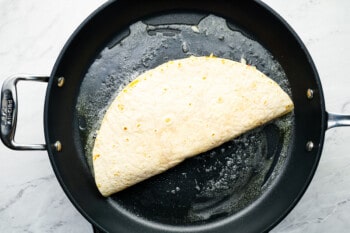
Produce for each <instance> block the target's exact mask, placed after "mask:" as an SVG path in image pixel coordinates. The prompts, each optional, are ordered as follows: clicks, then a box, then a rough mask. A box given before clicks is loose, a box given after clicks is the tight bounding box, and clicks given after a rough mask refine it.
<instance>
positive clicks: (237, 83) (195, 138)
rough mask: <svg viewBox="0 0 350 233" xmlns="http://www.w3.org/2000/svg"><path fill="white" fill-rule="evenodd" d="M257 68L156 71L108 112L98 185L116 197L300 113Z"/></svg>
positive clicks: (181, 65) (197, 60) (97, 148)
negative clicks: (249, 134)
mask: <svg viewBox="0 0 350 233" xmlns="http://www.w3.org/2000/svg"><path fill="white" fill-rule="evenodd" d="M293 107H294V106H293V102H292V101H291V99H290V98H289V96H288V95H287V94H286V93H285V92H284V91H283V90H282V89H281V88H280V86H279V85H278V84H277V83H275V82H274V81H273V80H271V79H270V78H268V77H266V76H265V75H264V74H263V73H261V72H260V71H258V70H257V69H256V68H255V67H253V66H249V65H245V64H242V63H239V62H234V61H231V60H227V59H222V58H216V57H213V56H210V57H189V58H185V59H180V60H175V61H169V62H167V63H165V64H162V65H160V66H158V67H156V68H155V69H152V70H149V71H147V72H145V73H143V74H141V75H140V76H138V77H137V78H136V79H135V80H134V81H132V82H131V83H130V84H129V85H127V86H126V87H125V88H124V89H123V90H122V91H121V92H120V93H119V94H118V96H117V97H116V98H115V99H114V101H113V102H112V104H111V105H110V107H109V108H108V110H107V112H106V114H105V116H104V118H103V120H102V123H101V127H100V130H99V131H98V133H97V137H96V140H95V144H94V148H93V168H94V174H95V181H96V185H97V187H98V189H99V191H100V192H101V194H102V195H103V196H109V195H111V194H113V193H116V192H118V191H121V190H123V189H125V188H127V187H129V186H131V185H134V184H136V183H138V182H140V181H143V180H145V179H147V178H149V177H151V176H154V175H156V174H159V173H161V172H164V171H165V170H167V169H169V168H171V167H173V166H175V165H177V164H179V163H180V162H182V161H183V160H185V159H186V158H189V157H192V156H195V155H198V154H200V153H202V152H205V151H207V150H210V149H212V148H214V147H217V146H219V145H221V144H223V143H224V142H227V141H229V140H231V139H233V138H235V137H237V136H239V135H240V134H242V133H244V132H246V131H248V130H251V129H253V128H255V127H258V126H260V125H262V124H264V123H266V122H268V121H271V120H272V119H274V118H277V117H279V116H282V115H284V114H286V113H288V112H290V111H292V109H293Z"/></svg>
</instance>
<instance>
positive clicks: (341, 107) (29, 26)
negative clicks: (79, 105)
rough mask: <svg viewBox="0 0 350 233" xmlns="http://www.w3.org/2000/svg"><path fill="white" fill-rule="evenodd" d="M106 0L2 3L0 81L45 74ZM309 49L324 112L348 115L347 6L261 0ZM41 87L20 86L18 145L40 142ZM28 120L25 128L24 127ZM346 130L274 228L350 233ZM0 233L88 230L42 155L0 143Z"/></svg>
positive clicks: (329, 137) (328, 146) (329, 144)
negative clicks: (316, 72) (323, 101)
mask: <svg viewBox="0 0 350 233" xmlns="http://www.w3.org/2000/svg"><path fill="white" fill-rule="evenodd" d="M104 2H105V0H89V1H84V0H74V1H69V0H61V1H55V0H30V1H28V0H17V1H12V0H0V81H1V83H2V81H3V80H4V79H5V78H7V77H9V76H11V75H13V74H21V73H26V74H38V75H48V74H49V73H50V71H51V69H52V67H53V64H54V62H55V60H56V58H57V56H58V54H59V52H60V50H61V49H62V47H63V45H64V43H65V42H66V40H67V39H68V38H69V36H70V35H71V34H72V32H73V31H74V30H75V28H76V27H77V26H78V25H79V24H80V23H81V22H82V21H83V20H84V19H85V18H86V17H87V16H88V15H89V14H90V13H91V12H92V11H93V10H94V9H96V8H97V7H98V6H100V5H101V4H103V3H104ZM263 2H265V3H266V4H267V5H269V6H270V7H272V8H273V9H274V10H275V11H277V12H278V13H279V14H280V15H281V16H282V17H283V18H284V19H285V20H286V21H287V22H288V23H289V24H290V25H291V26H292V27H293V29H294V30H295V31H296V32H297V34H298V35H299V36H300V38H301V39H302V41H303V42H304V43H305V45H306V46H307V48H308V50H309V52H310V54H311V56H312V58H313V60H314V62H315V65H316V67H317V69H318V72H319V75H320V79H321V81H322V84H323V88H324V95H325V99H326V107H327V110H328V111H332V112H341V113H350V104H349V103H350V92H349V91H348V89H349V87H350V78H349V77H347V72H346V69H347V68H348V67H350V59H349V58H348V54H349V53H350V43H349V41H350V26H349V25H350V14H348V12H349V11H350V1H347V0H335V1H329V0H294V1H288V3H287V2H286V1H281V0H264V1H263ZM45 87H46V86H45V84H21V85H20V86H19V90H20V96H19V97H20V98H21V103H20V104H21V106H23V108H22V107H21V109H20V116H19V124H18V129H19V132H18V135H17V136H16V140H18V141H21V142H29V143H42V142H43V141H44V136H43V126H42V120H43V119H42V110H43V98H44V95H45ZM28 122H30V124H28ZM349 149H350V128H336V129H332V130H329V131H327V132H326V141H325V145H324V150H323V155H322V158H321V161H320V164H319V167H318V169H317V172H316V175H315V177H314V179H313V181H312V183H311V185H310V186H309V188H308V190H307V191H306V193H305V195H304V196H303V198H302V199H301V201H300V202H299V203H298V205H297V206H296V207H295V208H294V209H293V210H292V212H291V213H290V214H289V215H288V216H287V217H286V218H285V219H284V220H283V221H282V222H281V223H280V224H279V225H278V226H277V227H276V228H275V229H274V230H273V231H272V232H274V233H275V232H276V233H277V232H282V233H296V232H308V233H316V232H317V233H323V232H337V233H346V232H348V231H349V230H348V229H350V221H349V219H350V156H349ZM0 160H1V161H2V162H1V163H0V177H1V178H0V187H1V188H0V232H54V233H56V232H76V233H82V232H92V230H91V226H90V224H89V223H88V222H87V221H86V220H85V219H84V218H83V217H82V216H81V215H80V213H79V212H78V211H77V210H76V209H75V208H74V206H73V205H72V204H71V203H70V201H69V200H68V198H67V197H66V196H65V194H64V192H63V191H62V188H61V187H60V186H59V184H58V181H57V179H56V177H55V175H54V174H53V171H52V168H51V165H50V162H49V160H48V157H47V154H46V152H27V151H25V152H18V151H11V150H9V149H7V148H5V147H4V146H3V145H2V144H1V145H0Z"/></svg>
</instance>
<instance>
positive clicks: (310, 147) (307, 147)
mask: <svg viewBox="0 0 350 233" xmlns="http://www.w3.org/2000/svg"><path fill="white" fill-rule="evenodd" d="M314 147H315V145H314V143H313V142H312V141H308V142H307V143H306V147H305V148H306V150H307V151H312V149H314Z"/></svg>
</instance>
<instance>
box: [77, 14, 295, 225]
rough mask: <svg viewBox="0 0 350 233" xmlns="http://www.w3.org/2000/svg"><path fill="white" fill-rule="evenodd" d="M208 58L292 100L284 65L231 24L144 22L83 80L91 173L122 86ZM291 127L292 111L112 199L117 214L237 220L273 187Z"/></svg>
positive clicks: (173, 19)
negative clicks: (251, 69)
mask: <svg viewBox="0 0 350 233" xmlns="http://www.w3.org/2000/svg"><path fill="white" fill-rule="evenodd" d="M210 54H213V55H214V56H217V57H222V58H228V59H231V60H234V61H243V60H244V61H246V62H247V64H250V65H253V66H256V67H257V69H259V70H260V71H262V72H263V73H265V74H266V75H267V76H269V77H270V78H272V79H273V80H275V81H276V82H277V83H278V84H279V85H280V86H281V87H282V89H283V90H284V91H286V92H287V93H288V94H289V95H290V96H291V90H290V87H289V82H288V79H287V77H286V74H285V72H284V71H283V69H282V67H281V65H280V64H279V63H278V62H277V61H276V60H275V59H274V57H273V56H272V55H271V54H270V53H269V52H268V51H267V50H266V49H265V48H264V47H263V46H262V45H261V44H259V43H258V42H257V41H255V40H254V37H253V36H252V35H250V34H249V33H247V32H245V31H244V30H242V29H241V28H239V27H238V26H237V25H235V24H234V22H227V21H226V20H224V19H223V18H221V17H218V16H214V15H203V14H193V13H191V14H186V13H181V14H168V15H162V16H157V17H153V18H152V17H151V18H147V19H145V20H142V21H139V22H136V23H134V24H133V25H131V26H130V27H129V28H126V29H125V30H124V31H121V32H119V33H118V34H117V35H116V36H115V37H114V38H113V39H112V40H111V41H110V43H109V44H108V45H107V46H106V47H105V48H104V49H103V50H102V51H101V52H100V54H98V56H97V57H96V59H95V60H94V61H92V64H91V66H90V67H89V68H88V69H87V72H86V74H85V77H84V80H83V82H82V85H81V88H80V93H79V96H78V99H77V105H76V113H77V116H78V117H77V119H78V121H79V122H78V125H79V132H80V139H81V143H82V145H83V148H84V150H85V153H84V154H85V156H86V161H87V163H88V164H89V167H90V168H91V151H92V147H93V143H94V137H95V134H96V130H97V129H98V128H99V126H100V122H101V120H102V117H103V116H104V113H105V110H106V109H107V107H108V106H109V104H110V102H111V101H112V100H113V99H114V97H115V96H116V95H117V94H118V92H119V91H120V90H121V89H122V88H123V87H124V86H125V85H127V84H128V83H129V82H130V81H131V80H133V79H134V78H136V77H137V76H138V75H139V74H141V73H143V72H145V71H147V70H149V69H151V68H154V67H156V66H158V65H160V64H162V63H164V62H166V61H168V60H174V59H179V58H185V57H189V56H191V55H194V56H208V55H210ZM293 128H294V118H293V113H291V114H288V115H287V116H284V117H282V118H279V119H277V120H275V121H273V122H271V123H269V124H267V125H265V126H262V127H259V128H257V129H255V130H252V131H251V132H248V133H246V134H244V135H242V136H240V137H239V138H236V139H234V140H232V141H229V142H227V143H225V144H223V145H222V146H220V147H218V148H215V149H213V150H211V151H208V152H205V153H203V154H201V155H198V156H196V157H194V158H191V159H188V160H186V161H184V162H183V163H181V164H180V165H178V166H176V167H174V168H173V169H170V170H168V171H166V172H164V173H162V174H160V175H157V176H155V177H152V178H150V179H148V180H146V181H144V182H141V183H139V184H137V185H135V186H133V187H130V188H128V189H126V190H124V191H122V192H119V193H117V194H115V195H112V196H111V197H109V198H107V201H108V202H110V203H111V205H112V206H114V207H115V208H116V211H119V210H123V211H125V210H126V211H127V212H130V213H131V214H134V215H136V216H138V217H140V218H143V219H146V220H149V221H153V222H158V223H163V224H176V225H196V224H201V223H203V222H205V223H209V222H213V221H216V220H218V219H222V218H224V217H227V216H229V215H232V214H235V213H237V212H238V211H240V210H242V209H244V208H245V207H247V206H249V205H250V204H252V203H253V202H254V201H255V200H257V199H258V198H259V197H260V196H261V195H262V194H263V193H264V192H266V191H267V190H268V189H269V187H271V185H272V184H273V181H274V180H275V179H276V177H277V176H278V174H279V173H280V171H281V169H282V168H283V166H284V163H285V161H286V158H287V157H288V150H289V148H288V147H289V145H290V143H291V140H292V138H293V135H292V134H293ZM160 146H164V145H160ZM91 174H92V175H93V172H92V169H91Z"/></svg>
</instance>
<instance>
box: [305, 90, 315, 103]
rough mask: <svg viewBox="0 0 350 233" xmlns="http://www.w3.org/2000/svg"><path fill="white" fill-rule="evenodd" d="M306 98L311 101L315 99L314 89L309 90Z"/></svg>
mask: <svg viewBox="0 0 350 233" xmlns="http://www.w3.org/2000/svg"><path fill="white" fill-rule="evenodd" d="M306 96H307V98H308V99H309V100H311V99H312V98H314V91H313V90H312V89H310V88H309V89H307V91H306Z"/></svg>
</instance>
